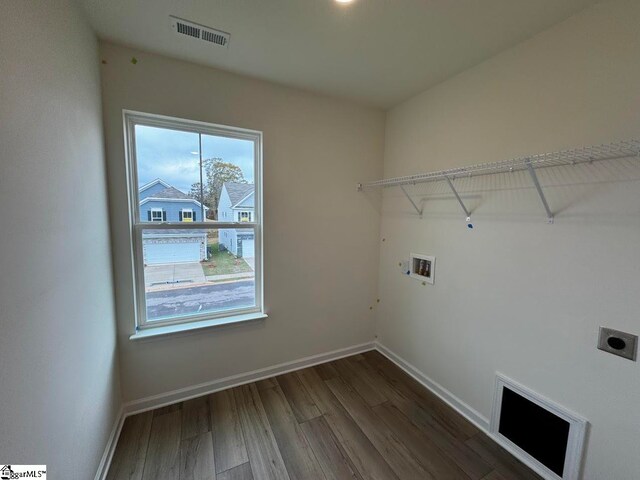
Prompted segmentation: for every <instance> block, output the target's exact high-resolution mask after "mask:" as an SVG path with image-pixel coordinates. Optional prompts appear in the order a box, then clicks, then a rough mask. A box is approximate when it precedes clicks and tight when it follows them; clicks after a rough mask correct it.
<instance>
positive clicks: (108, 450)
mask: <svg viewBox="0 0 640 480" xmlns="http://www.w3.org/2000/svg"><path fill="white" fill-rule="evenodd" d="M124 418H125V414H124V408H123V407H120V411H119V412H118V415H116V421H115V422H114V423H113V428H112V429H111V433H110V434H109V438H108V440H107V445H106V447H105V449H104V453H103V454H102V458H101V459H100V464H99V465H98V471H97V473H96V476H95V480H105V479H106V478H107V472H108V471H109V466H111V459H113V452H115V450H116V444H117V443H118V438H119V437H120V432H121V431H122V425H124Z"/></svg>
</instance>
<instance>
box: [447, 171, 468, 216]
mask: <svg viewBox="0 0 640 480" xmlns="http://www.w3.org/2000/svg"><path fill="white" fill-rule="evenodd" d="M444 178H445V179H446V180H447V183H448V184H449V188H451V191H452V192H453V194H454V195H455V196H456V200H458V203H459V204H460V206H461V207H462V210H463V211H464V213H465V215H466V216H467V227H469V228H473V224H472V223H471V212H469V209H468V208H467V206H466V205H465V204H464V202H463V201H462V198H460V195H459V194H458V191H457V190H456V187H455V186H454V185H453V182H452V181H451V179H450V178H449V177H447V176H445V177H444Z"/></svg>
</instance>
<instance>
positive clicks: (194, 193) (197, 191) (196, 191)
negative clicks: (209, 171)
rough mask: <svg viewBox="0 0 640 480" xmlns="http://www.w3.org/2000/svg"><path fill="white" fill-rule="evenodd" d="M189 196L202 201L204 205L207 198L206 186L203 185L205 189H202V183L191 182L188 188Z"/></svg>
mask: <svg viewBox="0 0 640 480" xmlns="http://www.w3.org/2000/svg"><path fill="white" fill-rule="evenodd" d="M189 196H190V197H191V198H193V199H195V200H197V201H199V202H200V203H204V204H205V205H206V204H207V200H208V198H207V197H208V192H207V188H206V187H205V189H204V190H202V185H201V184H200V182H196V183H192V184H191V190H189Z"/></svg>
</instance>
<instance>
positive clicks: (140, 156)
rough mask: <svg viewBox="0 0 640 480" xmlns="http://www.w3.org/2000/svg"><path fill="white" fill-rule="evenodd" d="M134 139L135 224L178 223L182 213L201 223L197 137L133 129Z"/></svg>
mask: <svg viewBox="0 0 640 480" xmlns="http://www.w3.org/2000/svg"><path fill="white" fill-rule="evenodd" d="M135 139H136V160H137V175H138V196H139V202H140V203H139V207H140V208H139V210H140V219H139V221H141V222H181V221H182V218H181V217H182V215H181V213H182V210H183V209H193V210H194V211H196V219H195V221H201V220H202V218H203V215H202V214H203V211H202V210H203V209H202V206H201V205H200V203H198V199H199V198H200V193H199V192H200V150H199V148H200V146H199V143H200V141H199V137H198V134H197V133H192V132H183V131H180V130H170V129H168V128H158V127H148V126H145V125H136V127H135ZM206 212H207V210H206V209H205V214H206Z"/></svg>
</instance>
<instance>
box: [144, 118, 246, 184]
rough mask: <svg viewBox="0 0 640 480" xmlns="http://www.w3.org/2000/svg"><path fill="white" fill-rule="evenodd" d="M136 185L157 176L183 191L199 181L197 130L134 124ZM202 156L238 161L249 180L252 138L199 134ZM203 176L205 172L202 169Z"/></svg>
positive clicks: (234, 162)
mask: <svg viewBox="0 0 640 480" xmlns="http://www.w3.org/2000/svg"><path fill="white" fill-rule="evenodd" d="M135 132H136V159H137V165H138V186H139V187H140V186H142V185H145V184H146V183H149V182H151V181H153V180H155V179H156V178H160V179H162V180H164V181H165V182H167V183H168V184H169V185H172V186H174V187H175V188H177V189H178V190H181V191H183V192H184V193H189V190H190V189H191V185H192V184H193V183H196V182H199V181H200V170H199V168H200V156H199V151H198V134H197V133H192V132H182V131H179V130H169V129H166V128H157V127H147V126H144V125H136V130H135ZM202 158H203V159H206V158H222V159H223V160H224V161H225V162H230V163H233V164H234V165H238V166H239V167H240V168H241V169H242V173H243V174H244V178H245V179H246V180H247V182H249V183H253V142H252V141H251V140H240V139H237V138H226V137H217V136H213V135H202ZM203 178H205V179H206V175H205V174H204V173H203Z"/></svg>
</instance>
